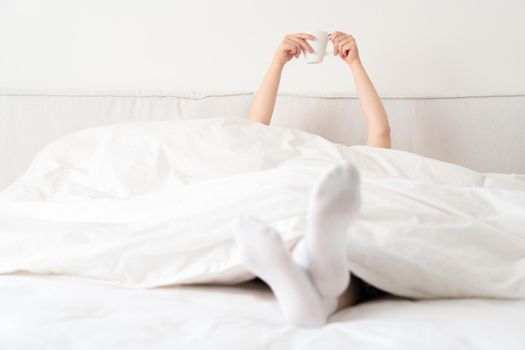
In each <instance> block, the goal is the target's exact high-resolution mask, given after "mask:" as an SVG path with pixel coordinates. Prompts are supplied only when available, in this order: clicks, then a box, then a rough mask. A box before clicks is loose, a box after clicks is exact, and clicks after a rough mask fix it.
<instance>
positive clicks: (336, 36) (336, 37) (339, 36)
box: [331, 32, 346, 56]
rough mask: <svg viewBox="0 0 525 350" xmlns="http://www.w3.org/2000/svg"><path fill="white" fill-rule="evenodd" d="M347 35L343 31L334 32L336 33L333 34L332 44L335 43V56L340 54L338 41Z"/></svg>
mask: <svg viewBox="0 0 525 350" xmlns="http://www.w3.org/2000/svg"><path fill="white" fill-rule="evenodd" d="M345 37H346V35H345V34H344V33H341V32H334V34H333V35H332V38H331V40H332V44H333V45H334V56H335V55H337V54H339V48H338V47H337V44H338V42H340V41H341V40H343V39H344V38H345Z"/></svg>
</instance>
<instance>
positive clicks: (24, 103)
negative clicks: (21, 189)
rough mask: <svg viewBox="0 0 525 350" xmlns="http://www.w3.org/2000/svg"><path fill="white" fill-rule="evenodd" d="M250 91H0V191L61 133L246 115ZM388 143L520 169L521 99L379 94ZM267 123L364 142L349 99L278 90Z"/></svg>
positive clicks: (524, 161)
mask: <svg viewBox="0 0 525 350" xmlns="http://www.w3.org/2000/svg"><path fill="white" fill-rule="evenodd" d="M252 99H253V94H251V93H246V94H230V95H214V96H197V95H192V96H190V95H188V96H180V95H175V94H169V93H160V92H153V91H151V92H147V91H142V92H129V91H127V92H126V91H98V92H79V91H77V92H63V91H62V92H60V91H55V92H53V91H3V92H0V164H1V168H0V189H2V188H4V187H5V186H6V185H7V184H8V183H10V182H11V181H13V180H14V179H15V178H16V177H18V176H19V175H21V174H22V173H23V172H24V170H25V169H26V168H27V166H28V165H29V163H30V161H31V159H32V157H33V156H34V155H35V154H36V152H37V151H38V150H39V149H41V148H42V147H43V146H44V145H46V144H47V143H49V142H51V141H52V140H54V139H56V138H58V137H60V136H63V135H65V134H67V133H70V132H73V131H76V130H79V129H82V128H86V127H91V126H96V125H103V124H107V123H113V122H121V121H133V120H158V119H180V118H207V117H238V118H245V117H246V115H247V112H248V109H249V106H250V103H251V101H252ZM384 104H385V108H386V110H387V112H388V114H389V117H390V120H391V126H392V137H393V147H394V148H397V149H402V150H407V151H411V152H415V153H419V154H422V155H425V156H429V157H432V158H437V159H441V160H445V161H449V162H453V163H457V164H460V165H464V166H467V167H471V168H473V169H476V170H479V171H483V172H507V173H525V157H524V155H523V151H524V150H525V138H524V137H523V132H524V131H525V96H506V97H503V96H500V97H472V98H411V99H410V98H394V99H392V98H385V99H384ZM273 124H274V125H278V126H286V127H293V128H298V129H302V130H305V131H308V132H311V133H316V134H319V135H321V136H323V137H325V138H327V139H329V140H331V141H334V142H337V143H342V144H347V145H352V144H362V143H364V142H365V140H366V129H365V124H364V121H363V118H362V113H361V110H360V107H359V101H358V100H357V99H355V98H326V97H312V96H309V97H307V96H294V95H281V96H279V98H278V101H277V105H276V110H275V114H274V119H273Z"/></svg>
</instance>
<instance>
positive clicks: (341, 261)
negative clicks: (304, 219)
mask: <svg viewBox="0 0 525 350" xmlns="http://www.w3.org/2000/svg"><path fill="white" fill-rule="evenodd" d="M360 205H361V197H360V180H359V173H358V172H357V169H356V168H355V167H354V166H353V165H352V164H351V163H349V162H344V163H341V164H339V165H337V166H336V167H334V168H333V169H332V170H330V171H329V172H328V173H326V174H325V175H324V176H323V177H322V178H321V179H320V180H319V182H318V183H317V185H316V186H315V187H314V189H313V191H312V195H311V198H310V207H309V213H308V228H307V232H306V235H305V237H304V238H303V239H302V240H301V241H299V243H298V244H297V245H296V246H295V248H294V250H293V253H292V258H293V260H294V261H295V262H296V263H297V264H298V265H300V266H301V267H303V268H304V269H305V270H307V271H308V273H309V275H310V277H311V280H312V281H313V283H314V285H315V287H316V288H317V291H318V292H319V294H320V295H321V296H322V297H323V298H331V297H337V296H339V295H341V294H342V293H343V292H344V291H345V289H346V288H347V287H348V283H349V282H350V272H349V270H348V266H347V258H346V242H347V235H348V229H349V227H350V224H351V223H352V222H353V220H354V219H355V217H356V216H357V213H358V212H359V208H360Z"/></svg>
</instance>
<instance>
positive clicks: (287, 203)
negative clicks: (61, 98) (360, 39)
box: [0, 118, 525, 298]
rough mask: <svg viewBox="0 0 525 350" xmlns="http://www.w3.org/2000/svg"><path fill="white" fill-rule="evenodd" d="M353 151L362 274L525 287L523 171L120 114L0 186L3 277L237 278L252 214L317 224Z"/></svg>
mask: <svg viewBox="0 0 525 350" xmlns="http://www.w3.org/2000/svg"><path fill="white" fill-rule="evenodd" d="M346 159H349V160H351V161H352V162H354V163H355V164H356V166H357V167H358V168H359V170H360V173H361V176H362V180H363V181H362V190H363V208H362V211H361V213H360V215H359V216H358V219H357V221H356V223H355V225H354V226H353V227H352V229H351V230H350V231H349V238H350V239H349V243H348V261H349V266H350V269H351V270H352V271H353V272H354V273H355V274H356V275H359V276H360V277H361V278H363V279H365V280H366V281H368V282H369V283H371V284H373V285H376V286H377V287H379V288H381V289H384V290H386V291H389V292H391V293H394V294H397V295H402V296H407V297H416V298H433V297H472V296H476V297H498V298H525V181H524V179H523V177H520V176H517V175H503V174H480V173H477V172H474V171H472V170H469V169H466V168H462V167H459V166H456V165H452V164H448V163H444V162H440V161H437V160H432V159H428V158H425V157H421V156H418V155H414V154H411V153H407V152H402V151H396V150H386V149H378V148H371V147H366V146H352V147H347V146H342V145H337V144H333V143H331V142H329V141H327V140H325V139H323V138H321V137H318V136H315V135H311V134H308V133H305V132H301V131H298V130H291V129H285V128H278V127H267V126H263V125H259V124H255V123H251V122H248V121H245V120H242V119H236V118H232V119H224V118H221V119H201V120H190V121H159V122H135V123H125V124H114V125H110V126H103V127H97V128H92V129H88V130H84V131H80V132H77V133H74V134H71V135H69V136H66V137H63V138H61V139H59V140H57V141H55V142H54V143H52V144H50V145H49V146H47V147H46V148H44V149H43V150H42V151H41V152H40V153H39V154H38V155H37V156H36V158H35V160H34V161H33V163H32V165H31V167H30V169H29V170H28V171H27V173H26V174H25V175H24V176H22V177H21V178H20V179H19V180H17V181H16V182H15V183H13V184H12V185H11V186H10V187H8V188H7V189H6V190H5V191H4V192H3V193H2V194H1V195H0V273H4V274H9V273H15V272H20V271H23V272H31V273H38V274H59V275H67V276H75V277H80V278H89V279H93V280H98V281H103V282H105V283H110V284H114V285H119V286H125V287H157V286H164V285H171V284H187V283H208V282H217V283H236V282H239V281H241V280H246V279H249V278H251V277H253V276H251V275H250V274H249V273H248V272H246V271H245V270H244V269H243V267H242V266H241V265H240V263H239V260H238V256H237V253H236V249H235V245H234V242H233V240H232V235H231V231H230V226H231V220H232V218H233V217H235V216H236V215H239V214H249V215H254V216H257V217H259V218H261V219H262V220H264V221H266V222H268V223H269V224H270V225H272V226H274V227H275V228H277V229H278V230H279V231H280V232H281V233H282V236H283V238H284V240H285V241H286V242H287V244H288V245H289V246H290V247H291V246H292V245H293V244H294V243H295V242H296V241H297V240H298V239H299V238H300V237H301V236H302V234H303V233H304V226H305V218H306V208H307V201H308V196H309V191H310V189H311V188H312V186H313V185H314V184H315V182H316V181H317V179H318V178H319V176H320V175H321V174H322V173H324V172H325V171H327V170H328V169H329V168H331V167H332V166H333V165H334V164H337V163H338V162H341V161H343V160H346Z"/></svg>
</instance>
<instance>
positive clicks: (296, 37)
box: [274, 33, 315, 65]
mask: <svg viewBox="0 0 525 350" xmlns="http://www.w3.org/2000/svg"><path fill="white" fill-rule="evenodd" d="M314 39H315V37H314V36H313V35H311V34H307V33H297V34H289V35H286V36H285V37H284V38H283V40H282V41H281V44H280V45H279V47H278V48H277V52H276V53H275V56H274V60H275V61H276V62H277V63H279V64H281V65H284V64H286V63H287V62H288V61H290V60H291V59H292V58H294V57H295V58H298V57H299V56H300V55H301V52H305V53H306V52H308V53H312V52H314V50H313V49H312V47H311V46H310V44H309V43H308V42H307V40H314Z"/></svg>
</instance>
